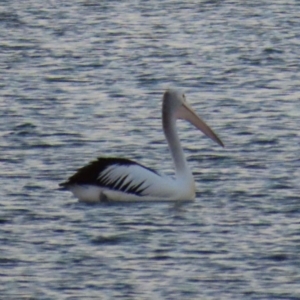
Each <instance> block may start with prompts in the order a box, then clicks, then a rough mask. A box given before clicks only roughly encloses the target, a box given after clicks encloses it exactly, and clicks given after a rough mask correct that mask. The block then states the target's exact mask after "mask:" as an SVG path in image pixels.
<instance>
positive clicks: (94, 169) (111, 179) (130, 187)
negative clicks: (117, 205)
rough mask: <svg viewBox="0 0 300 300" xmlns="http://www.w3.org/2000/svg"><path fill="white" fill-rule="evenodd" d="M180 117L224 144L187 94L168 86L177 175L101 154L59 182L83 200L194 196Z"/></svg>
mask: <svg viewBox="0 0 300 300" xmlns="http://www.w3.org/2000/svg"><path fill="white" fill-rule="evenodd" d="M177 119H184V120H187V121H189V122H190V123H192V124H193V125H194V126H195V127H196V128H198V129H199V130H201V131H202V132H203V133H204V134H205V135H206V136H207V137H209V138H211V139H212V140H213V141H215V142H216V143H218V144H219V145H220V146H222V147H224V144H223V142H222V141H221V140H220V139H219V138H218V136H217V135H216V134H215V133H214V132H213V130H212V129H211V128H210V127H209V126H208V125H207V124H206V123H205V122H204V121H203V120H201V119H200V117H198V116H197V114H196V113H195V112H194V110H193V109H192V108H191V106H190V105H189V104H188V103H187V102H186V98H185V95H184V94H181V93H179V92H177V91H174V90H167V91H166V92H165V93H164V95H163V101H162V126H163V131H164V134H165V137H166V139H167V142H168V146H169V149H170V152H171V155H172V159H173V163H174V167H175V177H174V178H170V177H168V176H166V175H163V174H161V173H159V172H157V171H155V170H153V169H150V168H147V167H145V166H143V165H141V164H139V163H137V162H134V161H132V160H129V159H125V158H117V157H104V158H103V157H100V158H98V159H97V160H95V161H92V162H90V163H89V164H88V165H86V166H84V167H83V168H81V169H79V170H78V171H77V172H76V173H75V174H74V175H73V176H71V177H70V178H69V179H68V180H67V181H66V182H63V183H61V184H60V186H61V187H62V188H63V189H67V190H69V191H71V192H72V193H73V194H74V196H75V197H77V198H78V199H79V201H84V202H102V201H149V200H150V201H165V200H173V201H184V200H187V201H189V200H194V199H195V182H194V178H193V175H192V172H191V170H190V168H189V167H188V165H187V162H186V159H185V156H184V153H183V150H182V147H181V144H180V140H179V137H178V135H177V130H176V120H177Z"/></svg>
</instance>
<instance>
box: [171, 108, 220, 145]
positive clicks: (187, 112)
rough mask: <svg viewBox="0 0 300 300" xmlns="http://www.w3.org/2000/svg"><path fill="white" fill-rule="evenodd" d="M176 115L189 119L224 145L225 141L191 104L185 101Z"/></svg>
mask: <svg viewBox="0 0 300 300" xmlns="http://www.w3.org/2000/svg"><path fill="white" fill-rule="evenodd" d="M176 117H177V118H178V119H183V120H186V121H189V122H190V123H191V124H193V125H194V126H195V127H196V128H198V129H199V130H201V131H202V132H203V133H204V134H205V135H206V136H207V137H209V138H211V139H212V140H213V141H215V142H216V143H218V144H219V145H220V146H222V147H224V144H223V142H222V141H221V140H220V138H219V137H218V136H217V135H216V134H215V133H214V131H213V130H212V129H211V128H210V127H209V126H208V125H207V124H206V123H205V122H204V121H203V120H202V119H201V118H200V117H199V116H198V115H197V114H196V113H195V111H194V110H193V109H192V108H191V106H190V105H189V104H188V103H186V102H184V103H182V105H181V106H180V107H179V109H178V110H177V112H176Z"/></svg>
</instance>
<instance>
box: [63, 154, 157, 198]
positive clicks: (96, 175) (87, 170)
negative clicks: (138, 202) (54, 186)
mask: <svg viewBox="0 0 300 300" xmlns="http://www.w3.org/2000/svg"><path fill="white" fill-rule="evenodd" d="M112 165H122V166H130V165H138V166H140V167H142V168H145V169H147V170H149V171H151V172H153V173H155V174H157V172H156V171H154V170H152V169H149V168H146V167H144V166H143V165H140V164H138V163H136V162H134V161H131V160H129V159H125V158H114V157H108V158H98V159H97V160H95V161H92V162H91V163H89V164H88V165H86V166H84V167H83V168H80V169H79V170H78V171H77V172H76V173H75V174H74V175H73V176H71V177H70V178H69V179H68V181H66V182H63V183H61V184H60V186H63V187H68V185H72V184H89V185H98V186H101V187H105V188H109V189H112V190H116V191H122V192H126V193H129V194H135V195H141V194H142V193H143V191H144V190H145V189H146V188H147V187H144V188H142V185H143V184H144V183H145V181H139V183H138V184H134V183H133V182H132V181H129V182H127V183H126V184H125V185H124V182H125V181H126V179H127V178H128V175H125V176H123V177H119V178H117V179H116V180H114V181H111V179H110V178H109V174H106V173H105V172H104V174H103V175H102V176H101V173H102V172H103V171H105V170H106V169H107V168H108V167H110V166H112Z"/></svg>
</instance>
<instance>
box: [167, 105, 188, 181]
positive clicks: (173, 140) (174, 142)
mask: <svg viewBox="0 0 300 300" xmlns="http://www.w3.org/2000/svg"><path fill="white" fill-rule="evenodd" d="M162 113H163V115H162V123H163V130H164V134H165V136H166V139H167V141H168V145H169V149H170V151H171V155H172V159H173V163H174V166H175V171H176V177H179V176H187V175H191V176H192V173H191V171H190V169H189V167H188V165H187V162H186V159H185V156H184V153H183V150H182V147H181V143H180V140H179V137H178V134H177V130H176V119H175V116H174V115H173V114H172V113H171V112H170V111H169V110H167V109H163V112H162Z"/></svg>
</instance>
